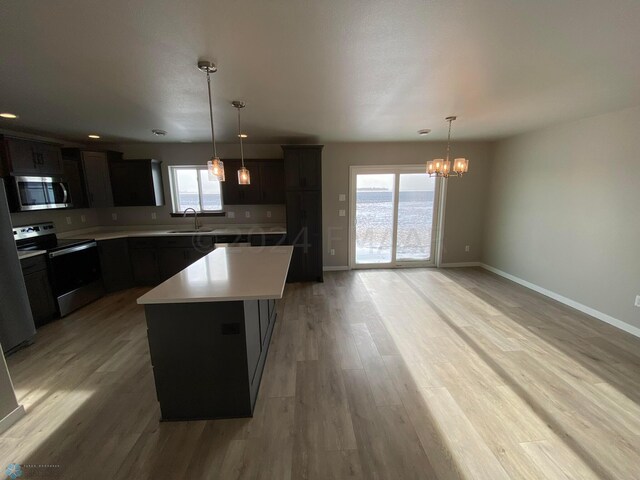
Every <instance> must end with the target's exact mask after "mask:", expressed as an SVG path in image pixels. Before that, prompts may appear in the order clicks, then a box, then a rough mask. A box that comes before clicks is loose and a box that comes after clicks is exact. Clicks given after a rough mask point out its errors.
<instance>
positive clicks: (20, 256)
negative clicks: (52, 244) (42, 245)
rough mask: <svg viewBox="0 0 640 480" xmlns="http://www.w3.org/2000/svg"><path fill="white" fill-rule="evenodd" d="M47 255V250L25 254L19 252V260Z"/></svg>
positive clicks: (25, 252)
mask: <svg viewBox="0 0 640 480" xmlns="http://www.w3.org/2000/svg"><path fill="white" fill-rule="evenodd" d="M45 253H47V251H46V250H27V251H24V252H21V251H20V250H18V258H19V259H20V260H22V259H23V258H29V257H35V256H36V255H43V254H45Z"/></svg>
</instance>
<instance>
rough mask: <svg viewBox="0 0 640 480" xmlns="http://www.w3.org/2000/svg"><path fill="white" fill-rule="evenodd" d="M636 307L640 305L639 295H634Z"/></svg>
mask: <svg viewBox="0 0 640 480" xmlns="http://www.w3.org/2000/svg"><path fill="white" fill-rule="evenodd" d="M636 307H640V295H636Z"/></svg>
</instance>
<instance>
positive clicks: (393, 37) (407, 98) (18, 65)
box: [0, 0, 640, 142]
mask: <svg viewBox="0 0 640 480" xmlns="http://www.w3.org/2000/svg"><path fill="white" fill-rule="evenodd" d="M639 21H640V1H638V0H482V1H479V0H421V1H418V0H404V1H402V0H401V1H372V0H235V1H222V0H220V1H212V0H208V1H205V0H182V1H179V0H174V1H170V0H109V1H98V0H93V1H87V0H65V1H60V0H47V1H42V0H20V1H3V2H0V58H1V61H0V111H9V112H13V113H17V114H19V115H20V118H19V119H18V120H17V121H9V120H2V119H0V128H12V129H28V130H31V131H35V132H43V133H49V134H55V135H58V136H61V137H64V138H68V139H85V138H86V134H88V133H94V132H95V133H99V134H101V135H102V136H103V139H104V140H106V141H159V139H158V138H156V137H153V136H152V135H151V132H150V130H151V129H152V128H161V129H164V130H167V131H168V132H169V135H168V136H167V137H165V138H164V139H163V140H162V141H174V142H175V141H206V140H207V139H208V138H209V129H208V128H209V127H208V110H207V94H206V81H205V76H204V74H202V73H201V72H200V71H198V70H197V68H196V63H197V60H198V58H210V59H212V60H214V61H215V62H216V63H217V64H218V66H219V71H218V73H216V74H215V75H214V76H213V85H214V89H215V112H216V125H217V132H218V136H219V139H220V140H222V141H230V140H235V138H234V137H235V135H234V134H235V130H234V129H235V110H234V109H233V107H231V105H230V102H231V100H233V99H242V100H244V101H246V102H247V108H246V109H245V110H244V111H243V119H244V126H245V128H244V130H246V131H247V133H248V134H249V136H250V141H253V142H280V141H291V140H305V139H306V140H312V141H320V142H335V141H395V140H399V141H405V140H418V139H419V137H418V136H417V134H416V131H417V130H418V129H420V128H432V129H433V133H432V135H431V136H429V137H427V138H429V139H442V138H445V137H446V123H445V122H444V117H445V116H447V115H451V114H456V115H458V116H459V120H458V121H457V122H456V123H455V124H454V137H455V138H458V139H463V138H465V139H485V138H499V137H503V136H507V135H510V134H514V133H518V132H522V131H525V130H529V129H534V128H537V127H540V126H543V125H548V124H551V123H554V122H559V121H562V120H568V119H574V118H579V117H583V116H587V115H590V114H596V113H600V112H605V111H611V110H615V109H619V108H624V107H627V106H632V105H637V104H640V81H639V80H640V55H639V54H638V52H640V28H638V24H639Z"/></svg>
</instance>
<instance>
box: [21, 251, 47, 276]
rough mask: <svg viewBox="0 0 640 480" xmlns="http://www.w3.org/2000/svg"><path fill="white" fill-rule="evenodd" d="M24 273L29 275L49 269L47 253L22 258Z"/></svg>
mask: <svg viewBox="0 0 640 480" xmlns="http://www.w3.org/2000/svg"><path fill="white" fill-rule="evenodd" d="M20 266H21V267H22V274H23V275H29V274H30V273H33V272H39V271H41V270H46V269H47V257H46V255H45V254H42V255H36V256H35V257H29V258H23V259H21V260H20Z"/></svg>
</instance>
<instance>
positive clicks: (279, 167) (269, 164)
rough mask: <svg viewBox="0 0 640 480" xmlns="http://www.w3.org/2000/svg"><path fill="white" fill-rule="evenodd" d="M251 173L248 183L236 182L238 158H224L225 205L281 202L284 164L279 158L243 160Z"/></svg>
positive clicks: (223, 191) (223, 187) (238, 167)
mask: <svg viewBox="0 0 640 480" xmlns="http://www.w3.org/2000/svg"><path fill="white" fill-rule="evenodd" d="M244 163H245V166H246V167H247V168H248V169H249V173H250V174H251V183H250V184H249V185H240V184H238V170H239V169H240V167H241V166H242V163H241V161H240V160H237V159H229V160H224V170H225V177H226V179H225V181H224V183H223V184H222V198H223V201H224V204H225V205H274V204H283V203H284V201H285V194H284V164H283V163H282V161H281V160H245V162H244Z"/></svg>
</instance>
